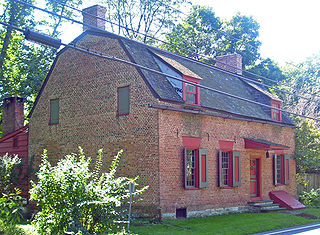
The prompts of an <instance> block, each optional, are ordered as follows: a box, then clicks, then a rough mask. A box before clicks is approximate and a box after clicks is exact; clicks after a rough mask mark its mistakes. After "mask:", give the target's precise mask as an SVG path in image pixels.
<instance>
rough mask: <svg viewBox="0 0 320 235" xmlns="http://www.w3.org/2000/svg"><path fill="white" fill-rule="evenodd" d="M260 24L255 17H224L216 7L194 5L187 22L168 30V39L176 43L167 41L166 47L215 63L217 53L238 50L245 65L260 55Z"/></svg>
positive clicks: (238, 15) (184, 21) (186, 19)
mask: <svg viewBox="0 0 320 235" xmlns="http://www.w3.org/2000/svg"><path fill="white" fill-rule="evenodd" d="M259 27H260V26H259V24H258V23H257V22H256V21H255V20H254V19H253V18H252V17H247V16H242V15H240V14H237V15H235V16H234V17H233V18H232V19H231V20H228V21H222V20H220V18H218V17H216V16H215V13H214V12H213V10H212V8H210V7H203V6H193V7H192V9H191V12H190V13H189V15H188V16H187V17H186V18H185V19H183V22H182V23H180V24H177V25H175V26H174V27H173V28H172V30H171V32H169V33H167V34H166V40H167V41H168V42H169V43H170V44H173V45H175V46H173V45H168V44H163V45H162V47H163V48H164V49H167V50H170V51H172V52H175V53H179V54H182V55H184V56H188V57H191V58H194V59H198V60H199V59H200V60H203V61H205V62H207V63H211V64H214V57H215V56H219V55H226V54H228V53H238V54H240V55H242V58H243V66H244V67H245V66H249V65H254V63H255V61H256V60H257V59H258V58H259V53H258V50H259V47H260V45H261V43H260V41H259V40H258V39H257V38H258V36H259ZM178 47H179V48H178ZM182 48H185V49H187V50H189V51H186V50H183V49H182ZM197 54H202V55H205V56H207V57H209V59H208V58H204V57H203V56H199V55H197Z"/></svg>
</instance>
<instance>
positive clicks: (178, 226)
mask: <svg viewBox="0 0 320 235" xmlns="http://www.w3.org/2000/svg"><path fill="white" fill-rule="evenodd" d="M300 212H303V213H307V214H312V215H315V216H318V217H319V219H317V220H312V219H306V218H303V217H299V216H295V215H291V214H288V213H244V214H230V215H220V216H211V217H204V218H192V219H184V220H165V221H163V222H162V224H152V225H146V226H138V225H135V226H134V225H132V226H131V227H130V228H131V233H132V234H139V235H144V234H148V235H149V234H155V235H157V234H159V235H160V234H161V235H169V234H182V235H183V234H197V235H198V234H200V235H201V234H228V235H233V234H252V233H258V232H263V231H268V230H274V229H279V228H285V227H292V226H296V225H302V224H308V223H313V222H320V209H315V208H308V209H305V210H301V211H300ZM17 229H18V231H21V233H18V234H26V235H36V234H37V233H35V232H34V228H33V226H32V225H30V224H24V225H18V226H17ZM0 234H1V231H0ZM120 234H124V233H123V232H122V233H118V235H120Z"/></svg>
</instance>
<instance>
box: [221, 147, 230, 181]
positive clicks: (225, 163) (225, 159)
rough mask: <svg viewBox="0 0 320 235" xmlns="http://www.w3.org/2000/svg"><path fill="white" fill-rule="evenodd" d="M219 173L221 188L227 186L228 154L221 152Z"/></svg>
mask: <svg viewBox="0 0 320 235" xmlns="http://www.w3.org/2000/svg"><path fill="white" fill-rule="evenodd" d="M221 172H222V184H223V186H228V185H229V152H222V158H221Z"/></svg>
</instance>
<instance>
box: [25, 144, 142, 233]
mask: <svg viewBox="0 0 320 235" xmlns="http://www.w3.org/2000/svg"><path fill="white" fill-rule="evenodd" d="M121 153H122V151H120V152H119V153H118V154H117V155H116V156H115V158H114V160H113V162H112V164H111V167H110V170H109V172H108V173H101V165H102V164H101V163H102V161H101V157H102V150H99V152H98V158H97V159H98V160H97V162H96V164H95V167H94V169H93V171H91V170H90V168H89V166H90V162H91V159H90V158H86V157H85V155H84V153H83V150H82V149H81V148H79V154H70V155H67V156H65V158H63V159H61V160H60V161H59V162H58V164H57V165H56V166H51V164H50V163H49V161H48V159H47V154H46V151H44V154H43V158H42V163H41V164H40V169H39V171H38V173H37V178H38V183H34V182H32V189H31V190H30V194H31V199H32V200H35V201H37V202H38V205H39V206H41V210H40V211H39V212H38V213H37V214H36V216H35V220H34V221H33V223H34V224H35V226H36V229H37V231H38V232H39V233H41V234H64V233H73V234H74V233H78V234H93V233H99V232H102V231H107V232H113V231H115V230H118V229H120V228H121V227H122V226H121V224H119V223H116V221H121V220H123V215H122V213H121V210H120V206H121V205H122V204H123V203H124V202H125V201H127V200H126V199H127V198H128V197H129V191H128V187H129V184H130V183H135V184H136V185H137V183H136V180H137V178H134V179H129V178H126V177H118V178H116V177H115V173H116V170H117V166H118V163H119V158H120V155H121ZM145 189H146V187H145V188H143V189H140V190H137V191H136V192H135V194H140V193H142V192H143V191H144V190H145Z"/></svg>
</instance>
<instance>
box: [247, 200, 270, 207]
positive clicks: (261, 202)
mask: <svg viewBox="0 0 320 235" xmlns="http://www.w3.org/2000/svg"><path fill="white" fill-rule="evenodd" d="M270 204H273V201H272V200H260V201H249V202H248V205H249V206H258V205H270Z"/></svg>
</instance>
